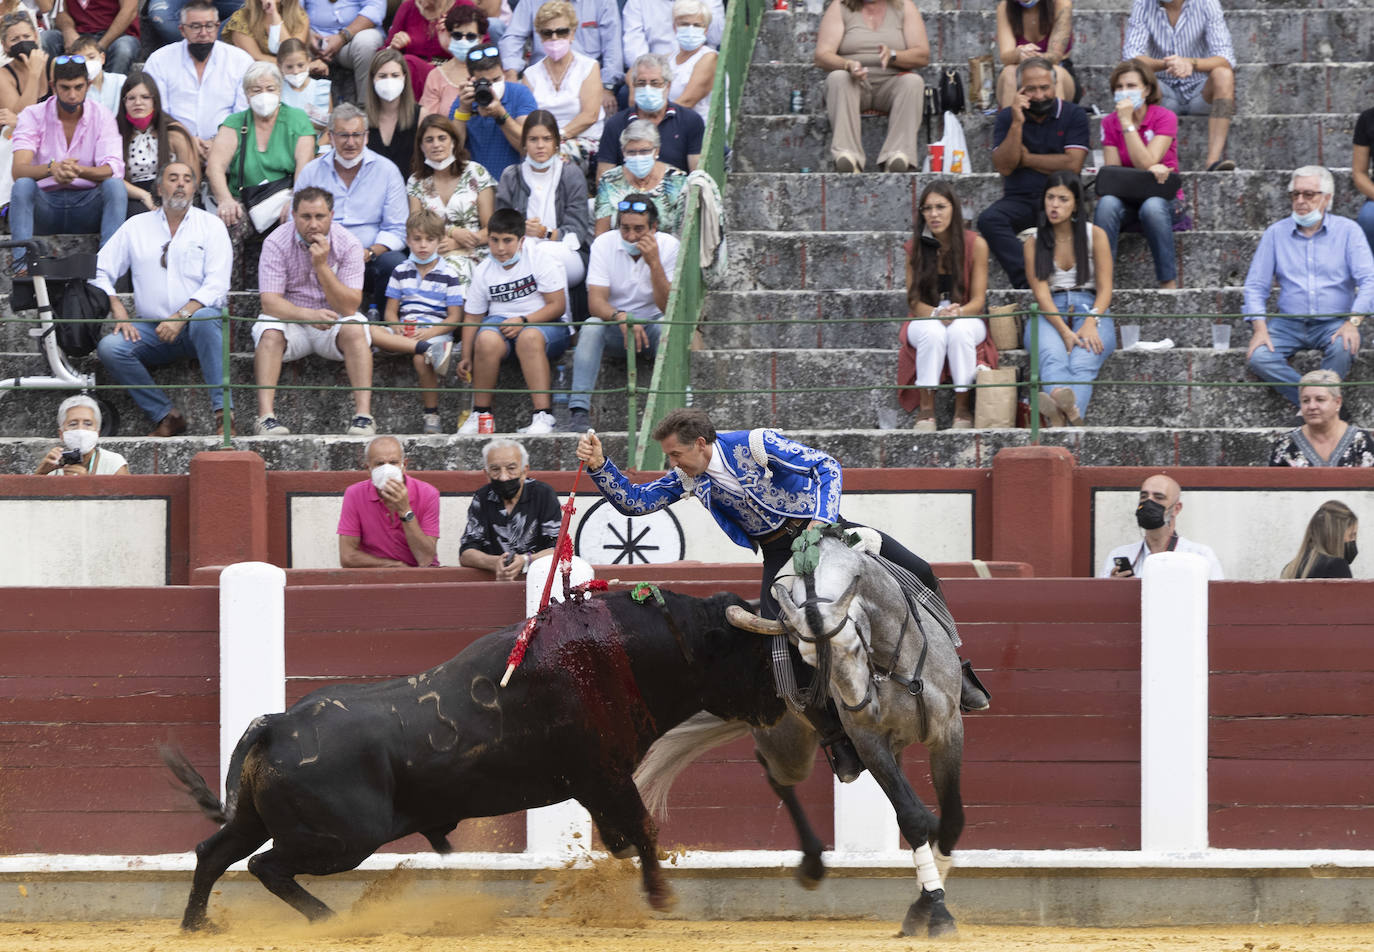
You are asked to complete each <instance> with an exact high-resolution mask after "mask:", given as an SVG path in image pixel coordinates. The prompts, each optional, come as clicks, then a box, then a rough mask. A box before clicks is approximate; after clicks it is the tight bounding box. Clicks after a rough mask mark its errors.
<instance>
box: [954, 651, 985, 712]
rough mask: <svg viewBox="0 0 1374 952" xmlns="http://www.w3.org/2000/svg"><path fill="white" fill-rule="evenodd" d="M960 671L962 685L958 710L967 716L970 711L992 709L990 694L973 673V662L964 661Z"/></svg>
mask: <svg viewBox="0 0 1374 952" xmlns="http://www.w3.org/2000/svg"><path fill="white" fill-rule="evenodd" d="M960 670H961V671H962V672H963V675H964V683H963V686H962V688H961V689H960V693H959V710H961V711H963V712H964V713H965V714H967V713H968V712H970V711H986V710H987V709H988V708H990V707H992V694H991V693H989V691H988V689H987V688H985V687H983V682H981V681H979V680H978V675H976V674H974V673H973V662H972V661H965V662H964V663H963V665H961V667H960Z"/></svg>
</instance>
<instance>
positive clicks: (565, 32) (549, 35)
mask: <svg viewBox="0 0 1374 952" xmlns="http://www.w3.org/2000/svg"><path fill="white" fill-rule="evenodd" d="M555 36H556V37H558V38H559V39H560V40H566V39H567V38H568V37H570V36H572V27H570V26H559V27H554V28H553V29H552V30H540V31H539V38H540V39H541V40H551V39H553V38H554V37H555Z"/></svg>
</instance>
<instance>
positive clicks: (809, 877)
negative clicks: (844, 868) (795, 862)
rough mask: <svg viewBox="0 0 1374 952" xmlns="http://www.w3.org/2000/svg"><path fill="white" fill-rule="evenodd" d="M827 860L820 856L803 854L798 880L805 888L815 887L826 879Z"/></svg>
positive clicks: (798, 868) (798, 869)
mask: <svg viewBox="0 0 1374 952" xmlns="http://www.w3.org/2000/svg"><path fill="white" fill-rule="evenodd" d="M825 874H826V868H825V862H824V861H823V860H822V859H821V858H820V857H819V856H803V857H802V861H801V865H799V866H798V867H797V882H798V883H800V884H801V887H802V888H803V889H815V888H816V887H818V886H819V885H820V884H821V880H822V879H825Z"/></svg>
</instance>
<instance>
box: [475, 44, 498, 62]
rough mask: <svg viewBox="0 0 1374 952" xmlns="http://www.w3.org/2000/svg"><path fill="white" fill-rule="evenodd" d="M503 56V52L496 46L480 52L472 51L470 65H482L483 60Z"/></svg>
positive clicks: (486, 47)
mask: <svg viewBox="0 0 1374 952" xmlns="http://www.w3.org/2000/svg"><path fill="white" fill-rule="evenodd" d="M500 55H501V51H500V50H498V49H497V48H496V47H494V46H484V47H482V48H481V49H480V50H471V51H470V52H469V53H468V62H469V63H480V62H482V60H488V59H496V58H498V57H499V56H500Z"/></svg>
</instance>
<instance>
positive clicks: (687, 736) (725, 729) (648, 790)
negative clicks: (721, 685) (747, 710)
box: [635, 711, 750, 817]
mask: <svg viewBox="0 0 1374 952" xmlns="http://www.w3.org/2000/svg"><path fill="white" fill-rule="evenodd" d="M749 730H750V728H749V725H748V724H746V723H745V722H744V721H725V720H721V719H720V718H719V717H716V716H715V715H714V714H709V713H707V712H706V711H701V712H700V713H698V714H694V715H692V716H691V717H689V718H688V719H687V720H685V721H683V722H682V723H681V724H679V725H678V726H677V727H674V728H673V729H672V730H670V731H669V732H668V733H666V734H664V735H663V736H662V737H660V738H659V739H658V740H656V741H654V745H653V746H652V747H650V748H649V753H648V754H646V755H645V756H644V760H643V762H641V763H640V765H639V767H638V769H636V770H635V785H636V786H637V787H639V795H640V796H641V797H642V798H643V800H644V806H645V807H646V808H647V809H648V811H649V813H650V814H656V815H658V816H660V817H662V816H667V814H668V791H669V789H671V788H672V786H673V781H675V780H676V779H677V775H678V774H680V773H682V771H683V770H685V769H686V768H687V765H688V764H690V763H691V762H692V761H694V760H696V759H697V758H698V757H700V756H701V755H702V754H704V753H706V752H707V751H708V750H711V749H713V748H715V747H719V746H721V745H722V744H728V743H730V742H731V741H732V740H738V739H739V738H741V737H744V736H746V735H747V734H748V733H749Z"/></svg>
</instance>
